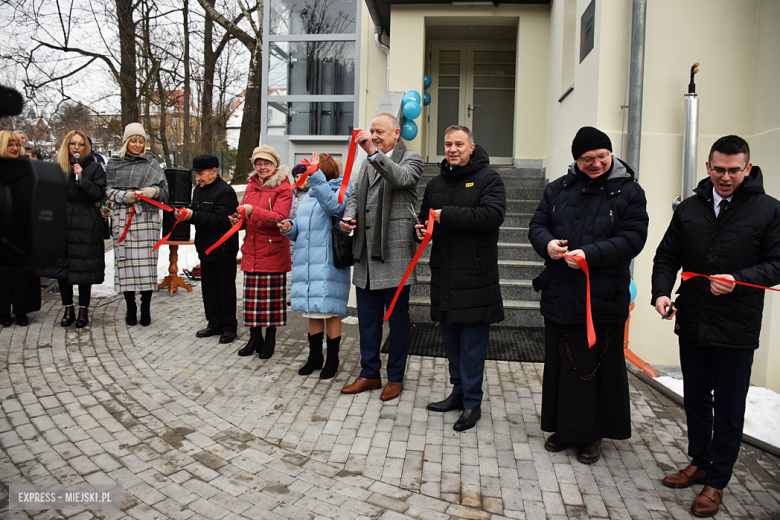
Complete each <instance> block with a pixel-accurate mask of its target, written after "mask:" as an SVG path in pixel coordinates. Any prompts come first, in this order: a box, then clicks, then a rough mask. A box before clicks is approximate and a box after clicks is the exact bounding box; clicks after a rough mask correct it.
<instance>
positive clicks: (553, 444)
mask: <svg viewBox="0 0 780 520" xmlns="http://www.w3.org/2000/svg"><path fill="white" fill-rule="evenodd" d="M567 446H568V444H567V443H565V442H563V441H559V440H558V436H557V435H555V434H554V433H553V434H552V435H550V436H549V437H547V440H546V441H544V449H546V450H547V451H552V452H553V453H555V452H558V451H563V450H565V449H566V447H567Z"/></svg>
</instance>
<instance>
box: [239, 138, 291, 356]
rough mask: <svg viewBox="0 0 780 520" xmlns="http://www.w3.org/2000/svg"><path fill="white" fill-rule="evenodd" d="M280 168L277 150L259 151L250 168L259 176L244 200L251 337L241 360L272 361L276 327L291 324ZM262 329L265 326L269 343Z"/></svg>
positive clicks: (286, 199) (287, 200)
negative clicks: (281, 227) (280, 224)
mask: <svg viewBox="0 0 780 520" xmlns="http://www.w3.org/2000/svg"><path fill="white" fill-rule="evenodd" d="M280 163H281V157H279V154H278V153H276V150H274V148H273V147H271V146H268V145H263V146H258V147H257V148H255V150H254V152H253V153H252V164H253V165H254V167H255V172H256V173H255V175H252V176H251V177H250V178H249V183H248V186H247V188H246V192H245V193H244V199H243V200H242V201H241V204H242V206H243V208H244V210H245V212H246V221H245V224H244V227H245V228H246V236H245V237H244V244H243V245H242V246H241V255H242V256H241V270H242V271H244V325H246V326H247V327H249V328H250V338H249V342H248V343H247V344H246V346H244V348H242V349H241V350H239V351H238V355H239V356H251V355H252V354H253V353H254V352H255V351H257V352H258V357H259V358H260V359H268V358H270V357H271V356H272V355H273V353H274V348H275V347H276V327H278V326H280V325H286V324H287V294H286V293H287V273H288V272H289V271H290V269H291V262H290V241H289V240H288V239H287V237H284V236H282V235H281V233H279V229H278V228H277V227H276V222H278V221H281V220H284V219H286V218H287V216H288V215H289V214H290V207H291V206H292V189H291V186H290V181H289V180H288V179H287V175H288V173H289V170H288V169H287V167H286V166H280ZM234 221H235V218H234ZM262 327H266V334H265V339H263V332H262Z"/></svg>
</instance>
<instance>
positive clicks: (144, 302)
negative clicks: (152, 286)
mask: <svg viewBox="0 0 780 520" xmlns="http://www.w3.org/2000/svg"><path fill="white" fill-rule="evenodd" d="M151 306H152V291H141V325H143V326H144V327H148V326H149V324H150V323H152V309H151Z"/></svg>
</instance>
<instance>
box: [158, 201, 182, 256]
mask: <svg viewBox="0 0 780 520" xmlns="http://www.w3.org/2000/svg"><path fill="white" fill-rule="evenodd" d="M186 216H187V211H186V210H183V211H182V212H181V213H180V214H179V218H178V219H176V222H174V223H173V227H172V228H171V232H170V233H168V234H167V235H165V236H164V237H162V238H161V239H160V240H158V241H157V243H156V244H155V245H154V247H153V248H152V251H154V250H155V249H157V248H158V247H160V246H161V245H163V244H164V243H166V242H167V241H168V238H169V237H170V236H171V235H172V234H173V230H174V229H176V224H178V223H179V222H181V221H182V220H184V217H186Z"/></svg>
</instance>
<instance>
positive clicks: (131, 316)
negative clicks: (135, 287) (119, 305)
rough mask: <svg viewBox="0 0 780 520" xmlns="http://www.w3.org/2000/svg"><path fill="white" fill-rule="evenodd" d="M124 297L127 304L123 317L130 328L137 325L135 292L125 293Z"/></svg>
mask: <svg viewBox="0 0 780 520" xmlns="http://www.w3.org/2000/svg"><path fill="white" fill-rule="evenodd" d="M124 295H125V304H127V316H126V317H125V323H127V324H128V325H129V326H130V327H132V326H133V325H135V324H136V323H138V318H137V317H136V312H138V307H136V305H135V291H125V292H124Z"/></svg>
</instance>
